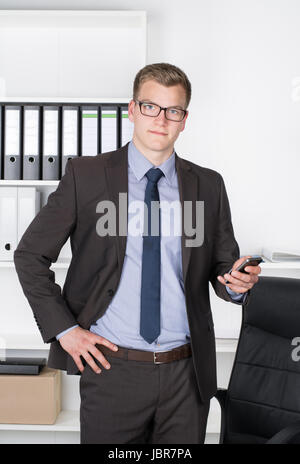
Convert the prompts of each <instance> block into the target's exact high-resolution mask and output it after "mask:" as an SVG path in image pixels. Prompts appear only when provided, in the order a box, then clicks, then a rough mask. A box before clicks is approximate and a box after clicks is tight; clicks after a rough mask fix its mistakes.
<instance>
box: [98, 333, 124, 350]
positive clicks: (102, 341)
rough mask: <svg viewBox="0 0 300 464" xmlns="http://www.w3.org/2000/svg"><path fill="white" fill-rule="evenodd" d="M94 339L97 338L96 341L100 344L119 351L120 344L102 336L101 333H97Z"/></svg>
mask: <svg viewBox="0 0 300 464" xmlns="http://www.w3.org/2000/svg"><path fill="white" fill-rule="evenodd" d="M93 340H95V342H96V343H99V344H100V345H105V346H107V348H109V349H110V350H112V351H118V346H117V345H115V344H114V343H112V342H110V341H109V340H107V339H106V338H104V337H101V336H100V335H95V336H94V337H93Z"/></svg>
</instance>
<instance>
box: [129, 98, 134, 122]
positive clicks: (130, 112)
mask: <svg viewBox="0 0 300 464" xmlns="http://www.w3.org/2000/svg"><path fill="white" fill-rule="evenodd" d="M134 107H135V101H134V100H132V99H131V100H130V102H129V103H128V118H129V120H130V121H131V122H134V117H133V113H134Z"/></svg>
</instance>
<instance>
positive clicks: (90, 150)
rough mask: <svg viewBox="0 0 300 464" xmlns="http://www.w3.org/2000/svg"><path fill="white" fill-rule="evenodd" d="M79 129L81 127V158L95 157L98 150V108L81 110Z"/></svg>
mask: <svg viewBox="0 0 300 464" xmlns="http://www.w3.org/2000/svg"><path fill="white" fill-rule="evenodd" d="M81 118H82V119H81V127H82V141H81V143H82V145H81V154H82V156H96V155H98V153H99V149H98V138H99V137H98V132H99V131H98V127H99V124H98V120H99V119H98V108H97V107H83V108H81Z"/></svg>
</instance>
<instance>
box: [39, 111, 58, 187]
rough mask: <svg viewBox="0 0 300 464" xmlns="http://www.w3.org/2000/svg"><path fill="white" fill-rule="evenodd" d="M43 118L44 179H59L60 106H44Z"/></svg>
mask: <svg viewBox="0 0 300 464" xmlns="http://www.w3.org/2000/svg"><path fill="white" fill-rule="evenodd" d="M43 109H44V118H43V163H42V165H43V171H42V179H43V180H59V172H60V153H59V134H60V127H59V126H60V119H59V116H60V115H59V108H58V106H44V108H43Z"/></svg>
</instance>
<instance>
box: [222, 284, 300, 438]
mask: <svg viewBox="0 0 300 464" xmlns="http://www.w3.org/2000/svg"><path fill="white" fill-rule="evenodd" d="M295 337H299V338H298V339H296V340H294V341H293V343H294V344H293V343H292V340H293V339H294V338H295ZM298 346H299V348H298ZM215 396H216V398H217V400H218V401H219V403H220V406H221V432H220V440H219V443H220V444H241V443H244V444H250V443H251V444H258V443H260V444H275V443H276V444H279V443H297V444H299V443H300V279H292V278H283V277H259V281H258V283H257V284H255V285H254V287H253V288H252V289H251V290H250V299H249V303H248V304H247V305H246V306H243V314H242V324H241V330H240V336H239V342H238V346H237V351H236V355H235V359H234V364H233V368H232V372H231V376H230V381H229V385H228V389H227V390H225V389H218V391H217V394H216V395H215Z"/></svg>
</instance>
